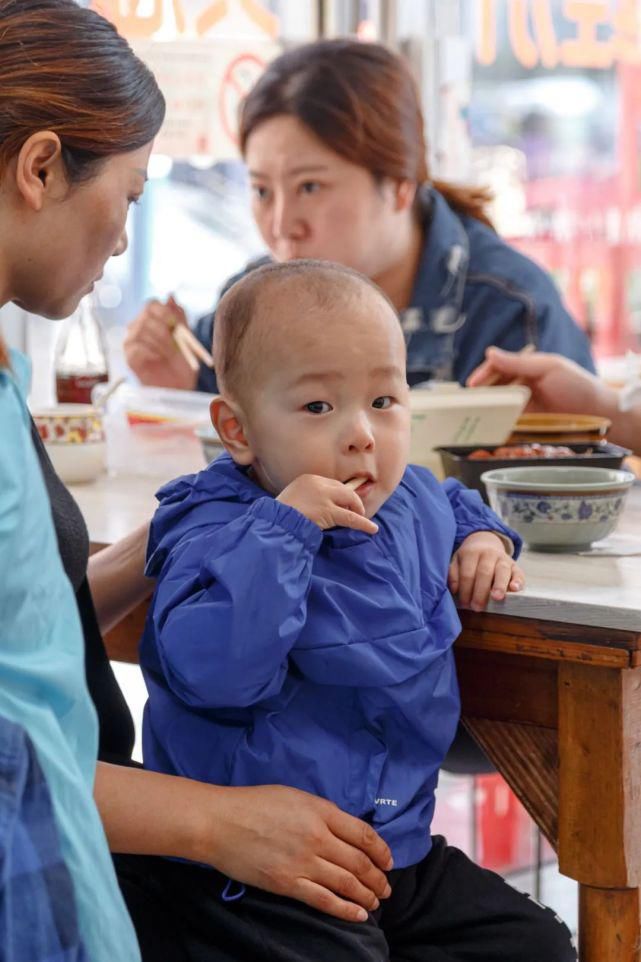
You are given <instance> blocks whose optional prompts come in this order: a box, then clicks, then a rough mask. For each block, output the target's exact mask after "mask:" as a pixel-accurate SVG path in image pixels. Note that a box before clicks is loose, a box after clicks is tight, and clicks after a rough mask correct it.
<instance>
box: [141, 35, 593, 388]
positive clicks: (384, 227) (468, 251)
mask: <svg viewBox="0 0 641 962" xmlns="http://www.w3.org/2000/svg"><path fill="white" fill-rule="evenodd" d="M423 127H424V122H423V116H422V113H421V109H420V104H419V97H418V93H417V90H416V87H415V84H414V81H413V79H412V77H411V75H410V72H409V70H408V68H407V67H406V65H405V63H404V61H403V60H402V59H401V58H400V57H398V56H397V55H396V54H394V53H392V52H391V51H389V50H386V49H385V47H382V46H380V45H378V44H365V43H358V42H356V41H352V40H345V39H340V40H324V41H319V42H317V43H312V44H307V45H305V46H302V47H298V48H296V49H293V50H290V51H287V52H286V53H284V54H283V55H282V56H280V57H278V58H277V59H276V60H274V61H273V63H271V64H270V65H269V66H268V68H267V70H266V71H265V73H264V74H263V76H262V77H261V79H260V80H259V81H258V83H257V84H256V86H255V87H254V88H253V89H252V90H251V92H250V93H249V95H248V97H247V99H246V101H245V102H244V105H243V108H242V112H241V118H240V145H241V149H242V153H243V156H244V159H245V161H246V163H247V167H248V169H249V177H250V182H251V188H252V197H253V200H252V204H253V214H254V218H255V220H256V224H257V226H258V229H259V231H260V233H261V235H262V238H263V240H264V242H265V244H266V246H267V248H268V249H269V252H270V254H271V256H272V257H273V258H275V259H276V260H278V261H286V260H290V259H293V258H297V257H313V258H319V259H321V260H332V261H337V262H338V263H341V264H345V265H346V266H348V267H352V268H354V269H356V270H359V271H361V272H362V273H363V274H365V275H367V276H368V277H370V278H372V280H374V281H375V282H376V283H377V284H378V285H379V286H380V287H381V288H382V289H383V290H384V291H385V293H386V294H387V295H388V297H389V298H390V300H391V301H392V303H393V304H394V306H395V307H396V309H397V310H398V312H399V314H400V316H401V319H402V323H403V328H404V331H405V337H406V341H407V352H408V380H409V383H410V385H415V384H419V383H421V382H422V381H426V380H429V379H432V378H434V379H437V380H455V381H459V382H460V383H461V384H464V383H465V380H466V378H467V377H468V376H469V375H470V374H471V372H472V371H473V370H474V369H475V368H476V366H477V365H478V364H479V363H480V362H481V360H482V359H483V355H484V351H485V349H486V347H488V346H489V345H491V344H496V345H498V346H500V347H503V348H505V349H507V350H513V351H514V350H519V349H520V348H523V347H525V346H526V345H531V346H532V347H536V348H538V349H540V350H546V351H555V352H557V353H559V354H563V355H565V356H566V357H569V358H572V359H573V360H574V361H576V362H578V363H579V364H580V365H581V366H582V367H584V368H586V369H587V370H589V371H592V370H594V367H593V362H592V357H591V354H590V347H589V344H588V340H587V338H586V336H585V334H584V333H583V331H581V330H580V329H579V328H578V327H577V325H576V324H575V322H574V321H573V320H572V318H571V317H570V315H569V314H568V313H567V311H566V310H565V308H564V307H563V304H562V303H561V300H560V298H559V295H558V293H557V291H556V289H555V287H554V285H553V283H552V281H551V280H550V278H549V277H548V275H547V274H546V273H545V272H544V271H543V270H541V268H539V267H538V266H537V265H536V264H535V263H534V262H533V261H531V260H529V259H528V258H527V257H524V256H523V255H521V254H519V253H518V252H517V251H516V250H515V249H514V248H512V247H510V246H509V245H508V244H506V243H505V242H504V241H502V240H501V238H500V237H499V236H498V235H497V234H496V232H495V231H494V229H493V227H492V225H491V222H490V220H489V218H488V215H487V213H486V207H487V204H488V202H489V200H490V195H489V193H488V192H487V191H485V190H483V189H481V188H469V187H459V186H455V185H453V184H449V183H446V182H444V181H439V180H434V179H432V178H430V175H429V171H428V168H427V162H426V144H425V140H424V134H423ZM264 262H265V259H264V258H263V259H261V260H259V261H257V262H255V263H254V264H250V265H249V267H248V268H247V269H248V270H249V269H251V268H252V267H255V266H257V264H260V263H264ZM243 273H245V272H243ZM239 276H242V275H238V277H239ZM236 279H237V277H234V278H232V279H231V281H229V282H228V284H227V285H226V287H227V286H229V284H231V283H233V281H234V280H236ZM225 289H226V288H225ZM176 317H178V318H180V319H181V320H182V321H183V322H184V321H185V318H184V315H183V314H182V313H181V311H180V308H178V307H177V305H176V304H175V302H174V301H170V302H169V303H168V304H166V305H163V304H160V303H159V302H157V301H152V302H150V303H149V304H148V305H147V306H146V307H145V309H144V310H143V311H142V313H141V314H140V315H139V316H138V318H136V320H135V321H134V322H133V323H132V325H131V327H130V330H129V334H128V337H127V339H126V342H125V350H126V353H127V359H128V362H129V364H130V366H131V367H132V369H133V370H134V371H135V373H136V374H137V375H138V376H139V377H140V378H141V380H142V381H143V382H144V383H148V384H159V385H164V386H167V387H182V388H194V387H197V388H199V389H200V390H203V391H215V390H216V379H215V375H214V373H213V372H212V371H211V370H209V369H208V368H206V367H201V369H200V371H199V372H198V373H197V374H194V372H193V371H191V370H190V368H189V367H188V366H187V364H186V362H185V361H184V360H183V358H182V356H181V355H180V354H179V353H178V352H177V351H176V349H175V346H174V344H173V342H172V340H171V339H170V335H169V325H168V321H170V320H172V319H175V318H176ZM214 318H215V311H214V312H213V313H211V314H208V315H206V316H205V317H203V318H201V319H200V321H199V322H198V323H197V325H196V333H197V335H198V337H199V338H200V340H201V341H202V343H203V344H204V345H205V347H207V348H209V347H211V341H212V329H213V323H214Z"/></svg>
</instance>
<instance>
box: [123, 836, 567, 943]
mask: <svg viewBox="0 0 641 962" xmlns="http://www.w3.org/2000/svg"><path fill="white" fill-rule="evenodd" d="M115 862H116V869H117V872H118V877H119V880H120V885H121V888H122V891H123V894H124V896H125V899H126V901H127V905H128V908H129V911H130V912H131V916H132V918H133V921H134V925H135V926H136V930H137V932H138V938H139V940H140V946H141V950H142V956H143V962H576V952H575V950H574V948H573V946H572V943H571V938H570V932H569V930H568V929H567V928H566V926H565V925H564V924H563V922H562V921H561V920H560V919H559V918H557V917H556V916H555V915H554V913H553V912H552V911H551V910H550V909H547V908H544V907H543V906H541V905H539V904H538V903H537V902H535V901H534V900H533V899H531V898H530V897H529V896H527V895H522V894H521V893H520V892H517V891H516V890H515V889H513V888H511V887H510V886H509V885H508V884H507V883H506V882H505V881H504V880H503V879H502V878H500V877H499V876H498V875H495V874H494V873H493V872H489V871H487V870H485V869H482V868H479V866H478V865H475V864H474V863H473V862H471V861H470V860H469V859H468V858H467V857H466V856H465V855H464V854H463V853H462V852H460V851H459V850H458V849H456V848H451V847H450V846H448V845H447V844H446V842H445V840H444V839H443V838H440V837H438V836H436V837H435V838H434V844H433V847H432V850H431V852H430V853H429V855H428V856H427V857H426V858H425V859H424V860H423V861H422V862H420V863H419V864H418V865H414V866H412V867H410V868H405V869H398V870H394V871H392V872H390V874H389V879H390V885H391V886H392V895H391V896H390V898H389V899H387V900H386V901H385V902H383V903H382V904H381V908H380V909H379V910H378V911H377V912H375V913H373V914H372V915H371V916H370V917H369V919H368V921H367V922H363V923H354V922H341V921H339V920H337V919H334V918H332V917H330V916H329V915H324V914H322V913H321V912H318V911H316V910H314V909H310V908H308V907H307V906H305V905H303V904H301V903H299V902H296V901H293V900H292V899H287V898H282V897H280V896H277V895H271V894H269V893H268V892H262V891H260V890H258V889H253V888H249V887H248V888H247V889H246V890H245V893H244V895H242V897H240V898H238V899H237V900H236V901H225V900H224V894H226V895H227V897H229V894H230V892H231V894H233V891H234V890H238V886H237V883H233V885H232V886H230V885H229V881H228V879H226V878H225V877H224V876H222V875H220V874H219V873H218V872H214V871H212V870H209V869H204V868H200V867H199V866H196V865H190V864H185V863H180V862H172V861H169V860H164V859H159V858H148V857H144V856H131V855H127V856H116V858H115Z"/></svg>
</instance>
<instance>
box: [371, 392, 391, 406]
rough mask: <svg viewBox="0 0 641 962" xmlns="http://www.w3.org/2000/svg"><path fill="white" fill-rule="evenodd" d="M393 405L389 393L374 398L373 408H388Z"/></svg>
mask: <svg viewBox="0 0 641 962" xmlns="http://www.w3.org/2000/svg"><path fill="white" fill-rule="evenodd" d="M391 406H392V398H391V397H390V396H389V394H386V395H384V396H383V397H377V398H374V400H373V401H372V407H373V408H378V409H382V408H388V407H391Z"/></svg>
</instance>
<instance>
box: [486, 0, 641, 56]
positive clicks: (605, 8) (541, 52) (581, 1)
mask: <svg viewBox="0 0 641 962" xmlns="http://www.w3.org/2000/svg"><path fill="white" fill-rule="evenodd" d="M499 2H501V3H503V4H506V5H507V9H506V12H507V29H508V37H509V42H510V48H511V50H512V52H513V54H514V57H515V58H516V60H518V62H519V63H520V64H521V66H523V67H526V68H529V69H531V68H532V67H537V66H539V65H541V66H543V67H548V68H553V67H556V66H563V67H580V68H607V67H611V66H612V65H613V64H614V63H616V62H621V63H641V22H640V19H641V18H640V16H639V11H640V5H639V2H638V0H614V2H611V0H563V8H562V9H563V17H564V19H565V21H566V24H567V25H568V26H571V27H572V28H573V36H571V37H569V38H567V39H561V38H560V37H558V36H557V35H556V31H555V27H554V19H553V16H552V0H479V6H480V28H479V31H478V42H477V51H476V55H477V60H478V62H479V63H480V64H483V65H484V66H489V65H491V64H493V63H494V62H495V60H496V51H497V32H498V31H497V19H498V18H497V7H498V3H499ZM504 9H505V8H504ZM566 32H567V31H564V34H565V33H566Z"/></svg>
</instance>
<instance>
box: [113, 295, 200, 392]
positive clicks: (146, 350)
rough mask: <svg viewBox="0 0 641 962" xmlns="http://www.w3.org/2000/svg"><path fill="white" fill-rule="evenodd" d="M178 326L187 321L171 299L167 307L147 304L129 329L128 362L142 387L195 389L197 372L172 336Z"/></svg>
mask: <svg viewBox="0 0 641 962" xmlns="http://www.w3.org/2000/svg"><path fill="white" fill-rule="evenodd" d="M177 324H184V325H187V317H186V315H185V312H184V310H183V309H182V307H180V305H179V304H178V303H177V302H176V301H175V300H174V298H173V296H170V297H168V298H167V302H166V303H165V304H163V303H162V301H158V300H151V301H147V303H146V304H145V306H144V307H143V309H142V310H141V311H140V313H139V314H138V315H137V316H136V317H135V318H134V319H133V321H132V322H131V324H130V325H129V327H128V328H127V333H126V335H125V340H124V343H123V348H124V352H125V359H126V361H127V364H128V365H129V367H130V368H131V370H132V371H133V372H134V374H135V375H136V376H137V377H138V378H139V379H140V381H141V383H142V384H152V385H157V386H158V387H172V388H182V389H183V390H189V391H193V390H194V388H195V387H196V380H197V372H194V371H193V370H192V369H191V368H190V367H189V365H188V364H187V362H186V360H185V359H184V357H183V355H182V354H181V352H180V350H179V349H178V345H177V344H176V341H175V340H174V338H173V336H172V331H173V329H174V327H175V326H176V325H177Z"/></svg>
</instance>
